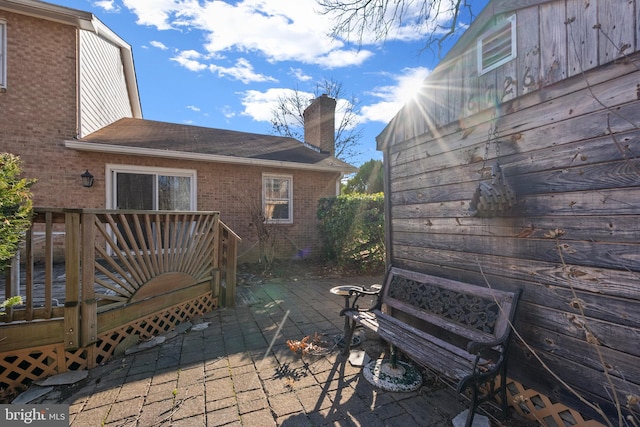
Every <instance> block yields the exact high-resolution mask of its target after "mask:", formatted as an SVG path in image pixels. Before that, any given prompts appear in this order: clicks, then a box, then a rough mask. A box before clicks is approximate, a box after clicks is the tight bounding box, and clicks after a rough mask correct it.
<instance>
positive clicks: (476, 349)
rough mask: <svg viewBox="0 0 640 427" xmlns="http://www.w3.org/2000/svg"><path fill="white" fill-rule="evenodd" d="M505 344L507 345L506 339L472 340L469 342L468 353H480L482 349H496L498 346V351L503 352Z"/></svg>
mask: <svg viewBox="0 0 640 427" xmlns="http://www.w3.org/2000/svg"><path fill="white" fill-rule="evenodd" d="M504 346H505V340H504V339H500V340H495V341H487V342H480V341H471V342H470V343H469V344H467V353H469V354H478V353H480V352H481V351H482V350H490V349H493V350H496V347H499V350H498V351H500V352H502V350H503V349H504Z"/></svg>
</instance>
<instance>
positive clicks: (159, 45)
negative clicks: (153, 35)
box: [149, 40, 169, 50]
mask: <svg viewBox="0 0 640 427" xmlns="http://www.w3.org/2000/svg"><path fill="white" fill-rule="evenodd" d="M149 44H150V45H151V46H153V47H157V48H158V49H161V50H167V49H169V48H168V47H167V46H165V44H164V43H162V42H159V41H156V40H151V41H150V42H149Z"/></svg>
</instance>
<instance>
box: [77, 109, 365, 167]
mask: <svg viewBox="0 0 640 427" xmlns="http://www.w3.org/2000/svg"><path fill="white" fill-rule="evenodd" d="M66 146H67V147H68V148H73V149H77V150H81V151H98V152H112V153H122V154H132V155H144V156H153V157H169V158H182V159H189V160H198V161H215V162H226V163H243V164H247V163H250V164H257V163H259V164H263V165H265V166H274V167H286V168H301V169H317V170H333V171H341V172H345V173H351V172H354V171H356V170H357V169H356V168H355V167H353V166H351V165H349V164H347V163H345V162H343V161H341V160H339V159H337V158H335V157H332V156H331V155H330V154H328V153H323V152H320V151H317V150H314V149H313V148H310V147H308V146H306V145H305V144H303V143H301V142H300V141H298V140H297V139H294V138H288V137H282V136H275V135H262V134H255V133H247V132H238V131H232V130H225V129H214V128H206V127H200V126H191V125H183V124H176V123H167V122H158V121H153V120H144V119H134V118H123V119H120V120H118V121H116V122H114V123H112V124H110V125H108V126H106V127H104V128H102V129H100V130H98V131H96V132H94V133H92V134H90V135H87V136H86V137H84V138H82V139H79V140H77V141H67V142H66Z"/></svg>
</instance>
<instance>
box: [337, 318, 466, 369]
mask: <svg viewBox="0 0 640 427" xmlns="http://www.w3.org/2000/svg"><path fill="white" fill-rule="evenodd" d="M346 314H347V315H348V316H349V317H351V318H352V319H353V320H356V321H357V322H358V323H360V324H362V325H363V326H365V327H367V328H369V329H371V330H374V331H376V333H377V334H378V335H379V336H380V337H381V338H382V339H384V340H387V341H391V342H393V343H395V345H396V347H398V348H399V349H401V350H402V351H404V352H405V353H406V354H408V355H410V356H412V357H413V359H414V360H415V361H416V362H417V363H419V364H421V365H423V366H429V367H431V368H432V369H434V370H437V371H439V372H442V373H443V374H445V375H446V376H448V377H450V378H452V379H456V380H460V379H462V378H464V377H465V376H467V375H469V366H471V364H472V363H473V360H474V358H475V356H473V355H470V354H469V353H467V352H464V351H461V350H460V349H459V348H458V347H456V346H453V345H451V344H449V343H447V342H445V341H443V340H440V339H438V338H436V337H434V336H431V335H428V334H426V333H424V332H422V331H420V330H419V329H416V328H413V327H412V326H410V325H407V324H405V323H402V322H400V321H398V320H397V319H394V318H392V317H390V316H387V315H385V314H384V313H382V312H380V311H377V310H376V311H373V312H359V313H357V312H347V313H346ZM410 336H415V337H419V338H420V340H418V339H404V337H410ZM426 345H428V346H429V349H428V351H427V349H425V346H426Z"/></svg>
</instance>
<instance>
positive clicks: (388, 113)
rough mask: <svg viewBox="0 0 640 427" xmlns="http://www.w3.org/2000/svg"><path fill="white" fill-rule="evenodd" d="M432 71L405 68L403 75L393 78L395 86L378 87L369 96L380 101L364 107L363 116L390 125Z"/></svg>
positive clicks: (420, 68) (423, 68)
mask: <svg viewBox="0 0 640 427" xmlns="http://www.w3.org/2000/svg"><path fill="white" fill-rule="evenodd" d="M430 72H431V70H429V69H428V68H425V67H417V68H405V69H404V70H403V74H401V75H395V76H391V78H392V79H393V80H395V84H394V85H388V86H378V87H376V88H374V90H373V91H372V92H371V93H369V95H372V96H374V97H375V98H378V99H379V100H380V101H379V102H376V103H373V104H370V105H367V106H363V107H362V111H361V113H362V116H363V117H364V118H365V119H366V120H368V121H376V122H382V123H388V122H389V121H390V120H391V119H392V118H393V116H394V115H395V114H396V113H397V112H398V110H400V108H402V106H403V105H404V104H406V103H407V102H409V101H411V99H413V98H414V97H415V96H416V95H417V94H418V93H419V92H420V88H421V87H422V83H423V82H424V79H425V78H426V77H427V76H428V75H429V73H430Z"/></svg>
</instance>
